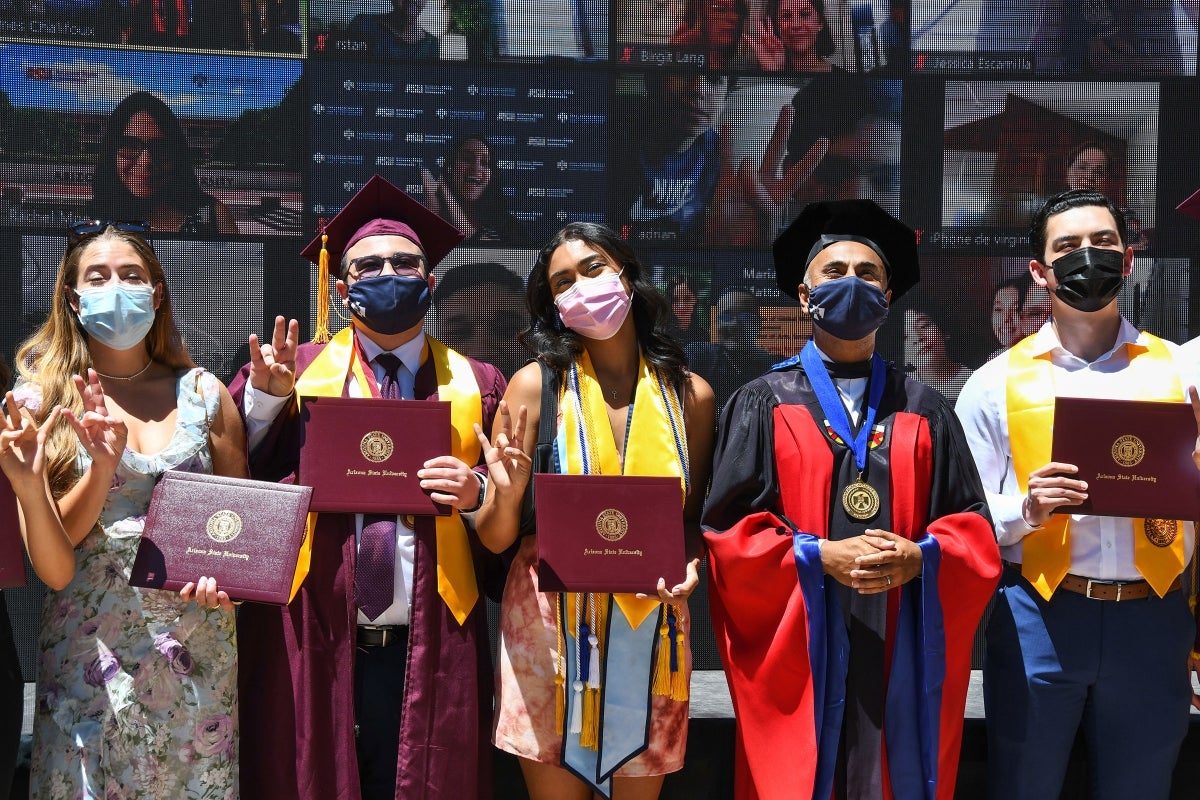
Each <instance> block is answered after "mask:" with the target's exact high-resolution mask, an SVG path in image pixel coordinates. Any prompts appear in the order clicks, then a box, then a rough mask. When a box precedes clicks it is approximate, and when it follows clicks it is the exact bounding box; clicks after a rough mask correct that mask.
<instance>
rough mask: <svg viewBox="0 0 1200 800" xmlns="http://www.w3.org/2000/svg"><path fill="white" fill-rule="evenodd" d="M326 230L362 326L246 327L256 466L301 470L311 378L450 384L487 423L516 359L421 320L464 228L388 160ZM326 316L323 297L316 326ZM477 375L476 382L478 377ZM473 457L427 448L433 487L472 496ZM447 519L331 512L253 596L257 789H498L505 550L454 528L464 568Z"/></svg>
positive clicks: (383, 386) (453, 498)
mask: <svg viewBox="0 0 1200 800" xmlns="http://www.w3.org/2000/svg"><path fill="white" fill-rule="evenodd" d="M324 233H325V234H326V235H327V242H326V243H325V244H324V245H322V240H321V239H320V238H318V239H316V240H314V241H313V242H312V243H311V244H310V245H309V246H308V247H307V248H306V249H305V251H304V255H305V256H306V257H308V258H309V259H310V260H313V261H317V262H318V263H320V262H321V261H325V262H326V263H332V264H338V261H337V259H338V258H339V257H340V258H341V260H340V264H339V267H338V275H339V280H338V282H337V291H338V294H339V295H340V296H341V297H342V298H343V303H344V304H345V305H346V306H347V307H348V309H349V310H350V311H351V313H352V314H353V319H352V330H351V331H344V332H342V333H340V334H339V335H337V336H334V337H333V339H332V341H329V342H328V343H314V344H305V345H300V346H298V347H297V345H296V339H297V332H298V326H297V324H296V321H295V320H292V321H291V323H290V325H288V326H287V327H286V328H285V326H284V322H283V319H282V317H281V318H278V319H277V320H276V325H275V331H274V335H273V338H272V342H271V343H270V344H267V345H262V346H260V345H259V342H258V340H257V337H256V336H251V337H250V347H251V363H250V364H248V365H247V366H245V367H243V368H242V371H241V372H240V373H239V375H238V376H237V378H236V379H235V381H234V382H233V384H232V385H231V387H230V391H231V392H232V394H233V396H234V398H235V400H237V401H238V404H239V407H240V408H242V410H243V413H244V415H245V417H246V422H247V430H248V439H249V442H250V450H251V452H250V465H251V471H252V474H253V475H254V477H256V478H259V479H263V480H282V481H293V480H295V476H296V468H297V464H298V461H299V447H300V439H301V428H300V418H299V414H298V411H297V404H296V398H295V395H296V394H299V395H306V394H311V393H314V392H311V391H308V389H309V388H310V387H312V386H313V385H315V384H321V383H323V384H324V385H325V386H326V387H332V391H333V392H334V393H337V390H338V388H339V387H340V394H341V396H344V397H372V396H383V397H389V396H391V397H397V398H407V397H415V398H418V399H437V398H438V394H439V391H441V393H442V395H443V398H442V399H451V401H452V408H453V410H452V412H451V416H452V420H454V421H455V424H456V426H457V424H459V423H465V424H466V425H467V430H468V431H469V430H470V423H471V422H477V423H479V424H480V425H482V426H483V427H484V429H485V430H490V429H491V424H492V417H493V415H494V413H495V411H496V408H497V406H498V404H499V401H500V398H501V397H502V396H503V393H504V389H505V380H504V378H503V376H502V375H501V374H500V373H499V371H498V370H496V369H495V368H494V367H492V366H490V365H487V364H482V363H480V362H477V361H473V360H469V359H466V358H465V357H463V356H459V355H457V354H456V353H454V352H453V351H449V350H447V349H446V348H445V347H444V346H442V345H440V344H439V343H438V342H436V341H435V340H433V339H431V338H429V337H427V336H426V335H425V333H424V329H423V318H424V315H425V311H426V310H427V309H428V304H429V298H430V291H431V290H432V288H433V284H434V279H433V277H432V271H433V267H434V266H435V265H436V264H437V263H438V261H440V260H441V259H442V257H443V256H445V255H446V253H448V252H449V251H450V250H451V249H452V248H453V247H454V246H455V245H456V244H458V242H459V241H460V240H461V238H462V236H461V234H460V233H459V232H458V231H457V230H455V229H454V228H453V227H452V226H450V225H449V224H447V223H445V222H444V221H442V220H441V219H440V218H439V217H438V216H437V215H435V214H433V213H431V212H430V211H429V210H428V209H426V208H425V207H424V206H422V205H420V204H419V203H417V202H416V201H415V200H413V199H412V198H411V197H409V196H408V195H406V194H404V193H403V192H402V191H401V190H399V189H397V188H396V187H394V186H392V185H391V184H390V183H387V182H386V181H384V180H383V179H382V178H379V177H378V176H375V177H374V178H372V179H371V180H370V181H369V182H368V183H367V184H366V185H365V186H364V187H363V188H362V189H361V190H360V191H359V193H358V194H356V195H355V196H354V197H353V198H351V200H350V201H349V203H348V204H347V205H346V207H345V208H344V209H343V210H342V211H341V212H340V213H339V214H338V215H337V216H336V217H334V218H333V220H332V221H330V223H329V224H328V226H327V227H326V228H325V231H324ZM323 246H324V247H325V248H327V252H328V256H326V258H324V259H323V258H321V255H322V254H321V250H322V247H323ZM326 272H327V267H323V268H322V270H321V273H322V275H321V279H320V280H319V286H318V292H321V293H323V292H326V291H327V287H328V279H327V277H326V274H325V273H326ZM327 318H328V315H327V311H326V309H325V308H324V307H323V305H322V303H321V299H320V297H318V321H317V328H318V332H320V331H321V330H322V328H324V326H325V325H326V324H327ZM318 338H325V337H323V336H319V337H318ZM389 353H390V354H391V356H389ZM392 356H394V358H393V357H392ZM451 373H452V374H451ZM451 378H452V379H453V380H452V381H451ZM464 382H465V385H467V386H468V387H470V386H471V384H472V382H473V384H474V388H472V389H470V390H468V392H467V393H466V395H463V392H462V388H463V386H464ZM451 383H453V386H454V387H456V388H453V389H452V387H451ZM317 393H319V392H317ZM451 395H452V396H451ZM464 397H465V399H464ZM460 403H461V404H460ZM467 417H472V419H467ZM474 417H477V418H474ZM451 435H452V441H453V437H454V436H456V435H457V434H455V433H454V432H453V431H452V434H451ZM397 446H402V443H400V442H397ZM463 452H464V453H465V452H466V451H463ZM471 466H472V464H467V463H465V462H464V461H463V460H462V459H460V458H457V457H453V456H445V457H442V458H438V459H435V460H433V461H430V462H426V465H425V467H426V468H425V469H423V470H421V471H420V472H419V473H418V477H419V478H421V479H422V480H421V486H422V488H423V489H426V490H429V491H431V492H432V497H433V499H434V500H436V501H438V502H442V503H446V504H448V505H451V506H453V507H454V508H456V509H457V510H458V511H459V512H467V513H469V512H470V511H472V510H473V509H475V508H477V507H478V505H479V500H480V498H482V496H483V495H482V491H483V486H484V483H483V480H484V479H483V477H482V476H481V475H479V474H478V473H476V472H473V471H472V469H471ZM364 517H366V519H364ZM448 519H449V521H450V522H452V523H454V524H457V523H458V514H457V513H456V514H455V515H454V516H453V517H452V518H438V521H436V522H435V519H434V518H433V517H416V518H415V519H414V518H412V517H407V518H405V517H398V516H397V517H385V518H384V519H382V520H376V519H375V518H374V517H372V516H371V515H363V514H333V513H322V514H320V515H319V516H318V518H317V527H316V530H315V534H314V536H313V549H312V566H311V569H310V572H309V574H308V577H307V578H306V580H305V582H304V584H303V586H302V588H301V589H300V591H299V593H298V594H297V596H296V597H295V599H294V600H293V601H292V603H291V604H290V605H289V606H287V607H285V608H279V607H275V606H267V605H258V604H249V603H248V604H246V605H244V606H242V608H241V612H240V615H239V618H238V644H239V661H240V664H239V673H240V674H239V678H240V690H241V706H240V715H241V745H242V747H241V780H242V783H241V793H242V796H243V797H248V798H249V797H255V798H259V797H261V798H289V800H290V799H291V798H310V799H311V800H328V799H329V798H338V799H339V800H342V799H345V800H357V799H358V798H360V797H362V798H372V799H374V798H388V799H389V800H390V799H391V798H398V799H400V798H402V799H403V800H410V799H411V798H433V797H438V798H442V797H444V798H467V799H468V800H469V799H470V798H485V797H490V796H491V746H490V743H489V741H488V736H489V735H490V732H491V708H492V699H491V698H492V673H491V659H490V650H489V647H488V636H487V626H486V625H487V624H486V613H485V609H484V602H483V600H482V599H477V598H478V584H479V582H480V581H482V580H483V578H484V577H485V572H486V571H487V570H488V569H489V568H490V567H491V562H489V561H488V560H487V559H486V557H485V556H484V555H483V549H482V547H481V546H480V545H479V542H478V540H477V539H476V537H475V534H474V531H473V530H472V529H471V528H470V526H469V525H468V526H466V530H465V532H464V531H463V529H462V528H458V529H457V533H458V536H459V539H458V549H457V551H456V552H457V553H458V555H459V557H460V561H459V567H460V568H462V567H465V568H466V569H465V572H466V575H467V577H468V579H469V580H466V581H463V580H462V578H461V577H459V578H457V579H455V578H454V576H453V571H452V570H451V571H447V564H446V563H444V561H445V560H446V559H449V558H450V557H451V555H452V553H451V551H452V549H453V548H451V547H450V546H445V547H443V546H442V543H443V542H444V541H447V540H445V539H443V535H444V534H445V531H446V529H443V527H442V526H443V525H444V524H446V523H447V520H448ZM381 521H382V522H384V523H385V524H386V525H385V530H386V531H387V534H386V535H384V536H383V537H381V538H382V540H383V543H384V545H386V548H385V550H384V551H380V550H379V549H377V548H376V547H375V545H371V546H370V547H369V542H376V543H377V542H378V541H379V538H380V537H377V536H376V533H374V532H377V531H378V530H379V529H378V528H377V527H376V523H377V522H381ZM381 553H382V554H381ZM461 571H462V570H461V569H460V573H461ZM380 573H382V574H380ZM370 576H374V577H375V578H377V580H374V581H368V577H370ZM476 576H478V577H476ZM455 580H457V581H458V585H455ZM463 584H466V585H463ZM381 586H382V589H381ZM372 592H373V594H371V593H372ZM456 593H457V594H456ZM380 594H382V595H383V596H382V599H380Z"/></svg>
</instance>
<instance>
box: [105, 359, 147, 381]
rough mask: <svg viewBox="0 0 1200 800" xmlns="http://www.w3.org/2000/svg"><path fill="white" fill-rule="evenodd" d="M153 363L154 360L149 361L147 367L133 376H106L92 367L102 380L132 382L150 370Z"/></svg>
mask: <svg viewBox="0 0 1200 800" xmlns="http://www.w3.org/2000/svg"><path fill="white" fill-rule="evenodd" d="M153 363H154V359H150V360H149V361H147V362H146V366H144V367H142V368H141V369H139V370H138V371H137V372H135V373H133V374H132V375H105V374H104V373H103V372H101V371H100V370H98V369H96V368H95V367H92V369H93V370H96V374H97V375H99V376H100V377H101V378H108V379H109V380H110V381H131V380H133V379H134V378H136V377H138V376H140V375H141V374H142V373H143V372H145V371H146V370H148V369H150V365H151V364H153Z"/></svg>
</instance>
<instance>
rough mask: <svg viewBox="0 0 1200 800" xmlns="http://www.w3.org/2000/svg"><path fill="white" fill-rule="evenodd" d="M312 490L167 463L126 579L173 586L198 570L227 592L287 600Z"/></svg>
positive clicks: (298, 574)
mask: <svg viewBox="0 0 1200 800" xmlns="http://www.w3.org/2000/svg"><path fill="white" fill-rule="evenodd" d="M311 496H312V489H311V488H309V487H307V486H292V485H289V484H282V483H270V482H267V481H252V480H246V479H243V478H224V477H220V476H218V475H203V474H197V473H192V472H177V471H175V470H167V471H166V472H164V473H163V476H162V479H161V480H160V481H159V482H158V485H156V486H155V487H154V493H153V494H152V495H151V496H150V511H149V513H148V514H147V515H146V527H145V529H144V530H143V532H142V541H141V544H140V545H139V546H138V552H137V557H136V558H135V559H134V561H133V571H132V573H131V574H130V576H129V583H130V585H131V586H141V587H144V588H147V589H167V590H171V591H179V590H180V589H182V588H183V585H184V584H186V583H188V582H190V581H194V580H196V579H197V578H199V577H200V576H201V575H204V576H207V577H210V578H216V579H217V588H218V589H221V590H224V591H225V592H228V593H229V596H230V598H232V599H234V600H255V601H258V602H262V603H278V604H280V605H284V604H287V602H288V601H289V600H290V599H291V598H292V596H293V595H294V594H295V589H298V588H299V584H300V581H302V580H303V578H304V575H306V574H307V573H308V558H307V554H308V553H307V550H306V547H305V546H306V545H309V543H308V542H307V541H306V540H305V534H306V528H307V525H306V522H307V518H308V501H309V499H310V497H311ZM302 551H303V552H302Z"/></svg>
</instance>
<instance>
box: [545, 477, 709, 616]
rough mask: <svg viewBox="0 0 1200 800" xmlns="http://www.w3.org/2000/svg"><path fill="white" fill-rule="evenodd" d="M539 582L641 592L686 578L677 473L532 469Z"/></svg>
mask: <svg viewBox="0 0 1200 800" xmlns="http://www.w3.org/2000/svg"><path fill="white" fill-rule="evenodd" d="M533 487H534V497H535V498H536V500H535V502H534V513H535V517H536V521H537V542H538V588H539V589H540V590H541V591H543V592H564V591H569V592H647V593H649V594H655V592H656V591H657V590H656V587H657V586H658V579H659V578H665V579H666V581H667V586H668V587H671V586H674V585H676V584H678V583H682V582H683V579H684V578H685V577H686V574H687V572H686V564H685V562H684V558H685V555H684V545H683V509H682V507H681V505H680V489H679V478H659V477H648V476H641V475H556V474H542V473H538V474H535V475H534V476H533Z"/></svg>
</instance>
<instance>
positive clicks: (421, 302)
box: [346, 275, 433, 336]
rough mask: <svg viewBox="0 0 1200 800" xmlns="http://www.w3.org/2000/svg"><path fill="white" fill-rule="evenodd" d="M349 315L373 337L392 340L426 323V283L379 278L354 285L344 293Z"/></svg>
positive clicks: (402, 277)
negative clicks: (365, 327) (361, 324)
mask: <svg viewBox="0 0 1200 800" xmlns="http://www.w3.org/2000/svg"><path fill="white" fill-rule="evenodd" d="M346 294H347V297H348V299H349V301H350V312H351V313H352V314H354V316H355V317H357V318H358V319H359V320H360V321H361V322H362V323H363V324H364V325H366V326H367V327H368V328H370V329H371V330H373V331H375V332H376V333H381V334H383V335H384V336H392V335H394V334H397V333H401V332H403V331H406V330H408V329H409V328H411V327H413V326H414V325H416V324H417V323H419V322H420V321H421V320H423V319H425V314H426V312H428V311H429V303H430V301H431V300H432V299H433V295H432V294H431V293H430V291H429V281H428V280H427V279H425V278H419V277H417V276H415V275H380V276H378V277H375V278H363V279H362V280H360V281H356V282H355V283H354V284H353V285H351V286H350V288H349V289H347V291H346Z"/></svg>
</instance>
